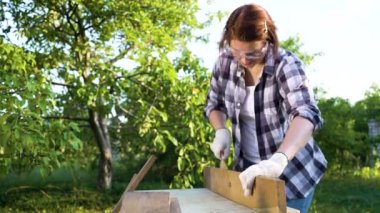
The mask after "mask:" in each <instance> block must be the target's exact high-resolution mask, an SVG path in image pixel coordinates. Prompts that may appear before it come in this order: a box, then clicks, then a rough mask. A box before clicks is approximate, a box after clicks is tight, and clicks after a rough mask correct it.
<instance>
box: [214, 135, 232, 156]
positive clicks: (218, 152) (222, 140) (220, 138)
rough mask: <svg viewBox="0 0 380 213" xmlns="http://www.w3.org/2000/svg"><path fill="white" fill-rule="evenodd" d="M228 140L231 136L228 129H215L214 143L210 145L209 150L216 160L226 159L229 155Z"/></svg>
mask: <svg viewBox="0 0 380 213" xmlns="http://www.w3.org/2000/svg"><path fill="white" fill-rule="evenodd" d="M230 140H231V134H230V131H229V130H228V129H225V128H223V129H217V130H216V132H215V138H214V141H213V142H212V144H211V150H212V152H214V155H215V157H216V158H218V159H220V158H223V159H224V160H225V159H227V158H228V155H229V154H230Z"/></svg>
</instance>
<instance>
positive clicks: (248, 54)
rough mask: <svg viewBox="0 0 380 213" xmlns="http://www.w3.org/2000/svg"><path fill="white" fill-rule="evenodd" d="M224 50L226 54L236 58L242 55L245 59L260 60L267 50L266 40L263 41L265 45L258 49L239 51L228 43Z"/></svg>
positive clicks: (239, 58) (240, 57)
mask: <svg viewBox="0 0 380 213" xmlns="http://www.w3.org/2000/svg"><path fill="white" fill-rule="evenodd" d="M225 50H226V52H227V54H230V55H232V56H233V57H234V58H235V59H236V60H241V59H242V58H243V57H244V58H245V59H246V60H249V61H256V60H261V59H263V58H264V57H265V55H266V53H267V50H268V42H265V45H264V46H263V47H262V48H261V49H258V50H251V51H241V50H237V49H234V48H232V47H230V46H229V45H227V46H226V48H225Z"/></svg>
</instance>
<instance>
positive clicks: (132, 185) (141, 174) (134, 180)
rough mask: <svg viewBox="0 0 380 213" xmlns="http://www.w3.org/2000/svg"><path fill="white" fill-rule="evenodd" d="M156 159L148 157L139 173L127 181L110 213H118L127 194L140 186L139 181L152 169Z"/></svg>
mask: <svg viewBox="0 0 380 213" xmlns="http://www.w3.org/2000/svg"><path fill="white" fill-rule="evenodd" d="M156 159H157V157H156V156H154V155H152V156H150V157H149V159H148V160H147V161H146V162H145V164H144V166H143V167H142V168H141V169H140V171H139V173H138V174H137V175H136V174H134V175H133V177H132V179H131V181H129V183H128V186H127V188H126V189H125V190H124V192H123V195H122V196H121V198H120V200H119V201H118V202H117V204H116V206H115V207H114V209H113V210H112V213H118V212H119V211H120V209H121V206H122V201H123V198H124V196H125V194H126V193H127V192H131V191H134V190H135V189H136V188H137V186H138V185H139V184H140V182H141V180H142V179H143V178H144V177H145V175H146V173H147V172H148V171H149V169H150V167H152V165H153V163H154V161H156Z"/></svg>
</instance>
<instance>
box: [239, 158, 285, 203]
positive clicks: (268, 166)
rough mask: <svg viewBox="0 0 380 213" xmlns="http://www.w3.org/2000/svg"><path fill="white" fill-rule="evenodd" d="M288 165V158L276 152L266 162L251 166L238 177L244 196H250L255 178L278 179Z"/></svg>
mask: <svg viewBox="0 0 380 213" xmlns="http://www.w3.org/2000/svg"><path fill="white" fill-rule="evenodd" d="M286 165H288V158H287V156H286V155H285V154H283V153H279V152H276V153H274V155H272V157H271V158H269V159H268V160H263V161H260V162H259V163H258V164H255V165H252V166H250V167H248V168H247V169H246V170H244V171H243V172H242V173H240V175H239V179H240V182H241V186H242V187H243V191H244V196H249V195H251V194H252V187H253V182H254V180H255V177H256V176H266V177H272V178H278V177H280V175H281V174H282V172H283V171H284V169H285V167H286Z"/></svg>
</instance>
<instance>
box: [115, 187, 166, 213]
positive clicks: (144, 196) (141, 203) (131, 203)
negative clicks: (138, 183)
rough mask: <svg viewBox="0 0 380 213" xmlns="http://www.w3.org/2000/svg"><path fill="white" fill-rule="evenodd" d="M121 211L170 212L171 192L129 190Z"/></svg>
mask: <svg viewBox="0 0 380 213" xmlns="http://www.w3.org/2000/svg"><path fill="white" fill-rule="evenodd" d="M120 212H121V213H139V212H140V213H148V212H152V213H153V212H154V213H170V193H169V192H127V193H126V194H125V196H124V199H123V201H122V205H121V209H120Z"/></svg>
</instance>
